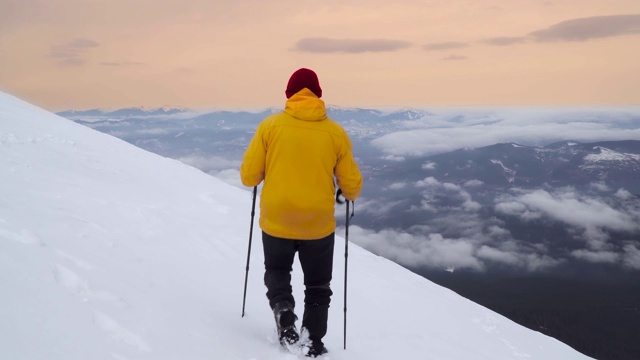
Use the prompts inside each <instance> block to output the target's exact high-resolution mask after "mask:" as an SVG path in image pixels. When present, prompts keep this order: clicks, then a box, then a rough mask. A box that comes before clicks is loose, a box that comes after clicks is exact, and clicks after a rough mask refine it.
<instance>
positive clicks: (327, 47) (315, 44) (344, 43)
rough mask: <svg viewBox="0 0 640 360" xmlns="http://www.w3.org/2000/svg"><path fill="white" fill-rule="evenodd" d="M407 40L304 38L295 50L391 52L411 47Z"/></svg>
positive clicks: (353, 52) (315, 51)
mask: <svg viewBox="0 0 640 360" xmlns="http://www.w3.org/2000/svg"><path fill="white" fill-rule="evenodd" d="M411 45H412V44H411V43H409V42H407V41H401V40H389V39H329V38H320V37H318V38H304V39H300V40H299V41H298V42H297V43H296V45H295V46H294V50H297V51H304V52H311V53H352V54H355V53H365V52H390V51H398V50H402V49H405V48H408V47H410V46H411Z"/></svg>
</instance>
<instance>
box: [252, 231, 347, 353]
mask: <svg viewBox="0 0 640 360" xmlns="http://www.w3.org/2000/svg"><path fill="white" fill-rule="evenodd" d="M334 242H335V234H334V233H332V234H331V235H329V236H327V237H325V238H322V239H318V240H290V239H282V238H277V237H274V236H271V235H269V234H267V233H265V232H264V231H263V232H262V245H263V248H264V266H265V273H264V283H265V285H266V286H267V298H268V299H269V305H270V306H271V308H272V309H273V308H275V306H276V304H278V303H281V302H289V303H290V304H291V305H293V306H295V299H294V298H293V293H292V288H291V270H293V259H294V256H295V254H296V252H298V258H299V259H300V265H302V271H303V273H304V285H305V291H304V304H305V306H304V315H303V317H302V327H303V328H306V329H307V331H309V339H311V340H312V341H313V342H314V343H318V344H320V345H321V344H322V341H321V339H322V338H323V337H324V335H325V334H326V333H327V320H328V312H329V303H330V302H331V295H333V292H332V291H331V287H330V283H331V276H332V272H333V247H334Z"/></svg>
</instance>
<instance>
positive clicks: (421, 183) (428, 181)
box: [414, 176, 442, 188]
mask: <svg viewBox="0 0 640 360" xmlns="http://www.w3.org/2000/svg"><path fill="white" fill-rule="evenodd" d="M414 185H415V186H416V187H419V188H421V187H431V186H440V185H442V183H441V182H439V181H438V180H436V179H435V178H434V177H433V176H429V177H427V178H425V179H424V180H418V181H416V182H415V183H414Z"/></svg>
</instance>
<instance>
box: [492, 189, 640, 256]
mask: <svg viewBox="0 0 640 360" xmlns="http://www.w3.org/2000/svg"><path fill="white" fill-rule="evenodd" d="M514 192H515V193H516V194H507V195H504V196H502V197H500V198H498V199H496V202H497V203H496V205H495V209H496V211H497V212H498V213H501V214H504V215H511V216H518V217H520V218H521V219H522V220H524V221H530V220H534V219H539V218H542V217H544V218H548V219H552V220H554V221H559V222H562V223H565V224H567V225H570V226H572V227H574V228H576V229H580V230H582V238H583V239H584V240H585V241H586V243H587V245H588V247H589V249H590V250H593V251H596V252H597V253H594V252H584V251H582V252H577V253H576V252H574V253H573V254H572V255H573V256H574V257H576V258H580V259H583V260H584V259H586V260H589V261H592V262H593V261H595V259H604V258H605V257H604V256H605V255H606V254H604V253H603V252H602V251H604V250H607V249H608V247H609V246H610V244H608V243H607V241H608V239H609V235H608V233H607V232H608V231H617V232H626V233H638V232H639V231H640V225H638V224H639V222H640V218H639V216H638V214H636V213H634V212H632V211H627V210H626V209H625V208H622V209H614V208H613V207H612V205H610V204H608V203H606V202H605V201H604V200H603V199H600V198H590V197H587V196H584V195H580V194H578V193H576V192H575V191H574V190H573V189H559V190H556V191H554V192H548V191H546V190H541V189H538V190H532V191H521V190H514Z"/></svg>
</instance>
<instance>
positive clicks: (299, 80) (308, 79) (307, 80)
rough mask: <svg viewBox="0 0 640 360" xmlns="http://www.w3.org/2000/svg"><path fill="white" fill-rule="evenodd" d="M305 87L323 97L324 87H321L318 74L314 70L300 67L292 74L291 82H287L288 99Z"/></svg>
mask: <svg viewBox="0 0 640 360" xmlns="http://www.w3.org/2000/svg"><path fill="white" fill-rule="evenodd" d="M304 88H307V89H309V90H311V91H312V92H313V93H314V94H315V95H316V96H317V97H319V98H320V97H322V89H321V88H320V82H319V81H318V75H316V73H315V72H313V70H309V69H305V68H302V69H298V70H296V72H294V73H293V75H291V78H289V83H288V84H287V90H286V91H285V92H284V93H285V94H286V95H287V99H288V98H290V97H292V96H293V95H294V94H295V93H297V92H298V91H300V90H302V89H304Z"/></svg>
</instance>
